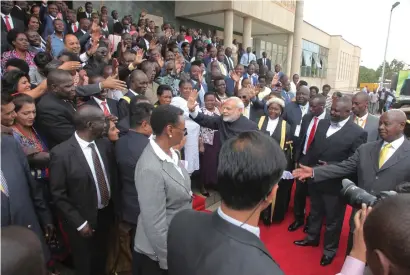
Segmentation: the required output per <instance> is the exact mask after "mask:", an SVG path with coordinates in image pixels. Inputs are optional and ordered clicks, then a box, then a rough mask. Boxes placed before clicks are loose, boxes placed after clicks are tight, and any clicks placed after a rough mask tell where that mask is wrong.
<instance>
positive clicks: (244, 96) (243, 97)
mask: <svg viewBox="0 0 410 275" xmlns="http://www.w3.org/2000/svg"><path fill="white" fill-rule="evenodd" d="M240 98H242V99H247V98H248V96H246V95H243V96H240Z"/></svg>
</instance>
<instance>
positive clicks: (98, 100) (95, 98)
mask: <svg viewBox="0 0 410 275" xmlns="http://www.w3.org/2000/svg"><path fill="white" fill-rule="evenodd" d="M93 98H94V100H95V102H97V103H98V105H101V102H105V103H107V100H101V99H99V98H97V97H95V96H93Z"/></svg>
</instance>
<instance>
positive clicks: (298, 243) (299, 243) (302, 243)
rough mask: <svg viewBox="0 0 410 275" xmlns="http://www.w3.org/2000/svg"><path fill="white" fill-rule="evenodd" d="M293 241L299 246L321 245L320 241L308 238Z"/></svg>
mask: <svg viewBox="0 0 410 275" xmlns="http://www.w3.org/2000/svg"><path fill="white" fill-rule="evenodd" d="M293 243H294V244H296V245H297V246H319V242H316V241H308V240H300V241H294V242H293ZM322 259H323V258H322Z"/></svg>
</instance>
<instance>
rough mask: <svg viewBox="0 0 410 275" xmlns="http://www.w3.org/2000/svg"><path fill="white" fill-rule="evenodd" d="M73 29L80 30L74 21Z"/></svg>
mask: <svg viewBox="0 0 410 275" xmlns="http://www.w3.org/2000/svg"><path fill="white" fill-rule="evenodd" d="M73 31H74V32H77V31H78V28H77V24H75V23H73Z"/></svg>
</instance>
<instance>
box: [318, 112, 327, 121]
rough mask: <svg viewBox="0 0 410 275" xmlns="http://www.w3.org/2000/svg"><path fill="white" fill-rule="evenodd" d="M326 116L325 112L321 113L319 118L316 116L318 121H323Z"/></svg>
mask: <svg viewBox="0 0 410 275" xmlns="http://www.w3.org/2000/svg"><path fill="white" fill-rule="evenodd" d="M325 116H326V111H323V113H321V114H320V116H318V118H319V119H325Z"/></svg>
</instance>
